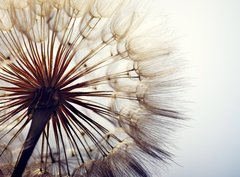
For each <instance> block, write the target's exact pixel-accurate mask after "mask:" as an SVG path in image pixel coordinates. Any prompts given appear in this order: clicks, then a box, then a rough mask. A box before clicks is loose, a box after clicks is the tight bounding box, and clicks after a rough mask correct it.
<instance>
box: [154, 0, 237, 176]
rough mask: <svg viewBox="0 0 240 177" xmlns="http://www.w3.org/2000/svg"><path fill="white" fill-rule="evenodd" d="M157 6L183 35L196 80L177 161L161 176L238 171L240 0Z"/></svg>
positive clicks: (173, 1) (184, 0)
mask: <svg viewBox="0 0 240 177" xmlns="http://www.w3.org/2000/svg"><path fill="white" fill-rule="evenodd" d="M153 8H154V11H157V12H159V13H161V14H162V13H163V14H166V15H167V17H168V19H169V21H170V22H171V24H172V25H173V27H174V30H175V31H176V34H177V35H178V36H179V41H180V43H181V46H182V48H181V50H182V51H183V54H182V56H184V57H185V58H186V59H187V60H188V65H189V75H190V82H191V85H192V86H191V87H190V89H189V93H188V96H187V98H188V99H187V101H189V102H192V103H191V104H190V106H189V111H188V115H189V117H190V118H191V120H190V121H188V124H187V126H188V127H186V128H184V129H182V130H180V131H178V132H177V133H178V134H177V138H176V140H175V142H174V143H175V144H176V148H175V150H174V153H175V154H176V157H175V158H174V160H175V162H176V163H177V164H174V163H172V164H171V165H170V167H167V168H163V172H162V176H163V177H240V138H239V136H240V117H239V116H240V108H239V106H240V82H239V81H240V79H239V77H240V72H239V71H240V20H239V19H240V1H239V0H230V1H229V0H181V1H179V0H153ZM156 18H157V17H156ZM153 20H157V19H153ZM157 176H159V175H157Z"/></svg>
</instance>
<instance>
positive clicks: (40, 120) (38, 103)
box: [12, 87, 58, 177]
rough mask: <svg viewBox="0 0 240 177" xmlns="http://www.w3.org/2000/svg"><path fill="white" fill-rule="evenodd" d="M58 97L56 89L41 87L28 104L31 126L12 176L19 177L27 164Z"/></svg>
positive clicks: (54, 109)
mask: <svg viewBox="0 0 240 177" xmlns="http://www.w3.org/2000/svg"><path fill="white" fill-rule="evenodd" d="M57 106H58V99H57V98H56V91H55V90H54V89H52V88H45V87H44V88H41V89H38V90H37V91H36V92H35V97H34V99H33V101H32V103H31V105H30V106H29V108H28V109H29V110H28V111H29V118H31V120H32V122H31V126H30V129H29V131H28V134H27V138H26V140H25V142H24V144H23V148H22V151H21V153H20V155H19V159H18V161H17V163H16V165H15V168H14V171H13V173H12V177H21V176H22V175H23V173H24V170H25V168H26V166H27V163H28V160H29V159H30V157H31V155H32V153H33V150H34V148H35V146H36V144H37V142H38V140H39V138H40V136H41V134H42V132H43V131H44V128H45V126H46V124H47V123H48V122H49V120H50V119H51V117H52V114H54V112H55V111H56V109H57Z"/></svg>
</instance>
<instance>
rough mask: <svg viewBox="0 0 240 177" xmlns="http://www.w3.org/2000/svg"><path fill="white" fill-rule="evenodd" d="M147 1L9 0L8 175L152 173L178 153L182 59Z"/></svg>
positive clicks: (1, 33)
mask: <svg viewBox="0 0 240 177" xmlns="http://www.w3.org/2000/svg"><path fill="white" fill-rule="evenodd" d="M133 4H134V5H133ZM137 8H138V6H136V2H135V1H126V0H118V1H116V0H104V1H103V0H22V1H17V0H1V1H0V176H12V177H19V176H26V177H27V176H31V177H32V176H36V177H37V176H74V177H79V176H90V177H91V176H93V177H97V176H99V177H103V176H104V177H106V176H113V177H114V176H116V177H119V176H143V177H145V176H146V177H147V176H151V173H150V171H149V170H148V168H149V166H150V164H152V165H153V163H151V162H152V161H153V160H157V161H158V162H159V163H156V164H160V162H168V161H169V160H171V154H170V153H169V152H168V151H167V150H168V149H167V147H168V141H167V139H168V136H169V135H168V134H169V133H170V132H171V131H172V130H173V129H174V126H175V125H176V121H177V120H178V119H181V116H180V114H179V113H178V110H176V109H175V108H174V107H172V104H173V103H174V98H175V96H174V92H175V91H178V90H177V89H178V88H180V87H181V85H180V84H179V82H178V78H176V72H177V71H178V64H177V63H176V62H175V58H174V57H172V55H173V53H174V51H173V48H171V45H170V41H168V40H166V39H165V38H164V35H165V34H164V33H163V34H162V35H161V36H159V34H160V33H158V32H159V30H156V31H151V32H150V33H149V31H148V30H146V32H143V34H139V30H138V29H140V28H141V21H142V15H141V13H138V9H137ZM140 31H141V30H140ZM155 34H156V35H155ZM147 161H148V162H147ZM146 164H148V165H146Z"/></svg>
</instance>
